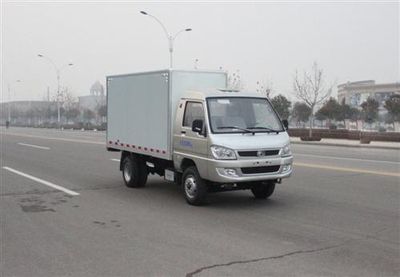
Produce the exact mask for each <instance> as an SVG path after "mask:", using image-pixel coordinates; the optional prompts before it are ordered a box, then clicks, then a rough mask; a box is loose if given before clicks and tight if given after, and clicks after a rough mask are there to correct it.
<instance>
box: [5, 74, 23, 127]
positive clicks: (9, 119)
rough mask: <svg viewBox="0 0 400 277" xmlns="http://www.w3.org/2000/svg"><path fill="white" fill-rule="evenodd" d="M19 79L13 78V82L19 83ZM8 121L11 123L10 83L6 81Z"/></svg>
mask: <svg viewBox="0 0 400 277" xmlns="http://www.w3.org/2000/svg"><path fill="white" fill-rule="evenodd" d="M20 82H21V80H15V81H14V82H13V83H20ZM7 106H8V122H10V123H11V84H10V83H8V105H7Z"/></svg>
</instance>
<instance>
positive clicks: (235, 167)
mask: <svg viewBox="0 0 400 277" xmlns="http://www.w3.org/2000/svg"><path fill="white" fill-rule="evenodd" d="M292 163H293V156H289V157H276V158H263V159H260V158H257V159H238V160H211V161H209V162H208V180H210V181H212V182H217V183H239V182H253V181H264V180H273V179H282V178H287V177H289V176H290V175H291V174H292ZM274 166H275V167H279V169H278V170H276V171H274V172H270V173H254V174H244V173H243V171H242V168H253V169H256V168H258V167H259V168H262V167H274ZM285 169H286V170H285ZM227 171H230V172H231V173H233V172H235V174H226V172H227Z"/></svg>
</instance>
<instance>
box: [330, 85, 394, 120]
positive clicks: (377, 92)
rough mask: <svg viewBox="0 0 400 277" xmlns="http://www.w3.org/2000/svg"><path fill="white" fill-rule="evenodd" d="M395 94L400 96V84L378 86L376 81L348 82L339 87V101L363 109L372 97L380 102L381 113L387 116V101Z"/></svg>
mask: <svg viewBox="0 0 400 277" xmlns="http://www.w3.org/2000/svg"><path fill="white" fill-rule="evenodd" d="M394 94H400V83H385V84H376V83H375V81H374V80H367V81H358V82H347V83H345V84H341V85H339V86H338V100H339V103H342V101H343V100H344V101H345V103H346V104H348V105H350V106H352V107H356V108H359V109H360V108H361V104H362V103H363V102H364V101H366V100H367V99H368V97H372V98H374V99H375V100H377V101H378V102H379V113H380V114H385V113H386V109H385V108H384V104H385V101H386V100H387V99H388V98H389V97H390V96H392V95H394Z"/></svg>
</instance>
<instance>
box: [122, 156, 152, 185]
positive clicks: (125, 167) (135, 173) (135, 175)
mask: <svg viewBox="0 0 400 277" xmlns="http://www.w3.org/2000/svg"><path fill="white" fill-rule="evenodd" d="M147 175H148V171H147V166H146V163H145V162H144V161H143V160H141V159H139V158H137V157H135V156H132V155H127V156H125V158H124V160H123V161H122V178H123V179H124V182H125V185H126V186H127V187H128V188H140V187H144V186H145V184H146V182H147Z"/></svg>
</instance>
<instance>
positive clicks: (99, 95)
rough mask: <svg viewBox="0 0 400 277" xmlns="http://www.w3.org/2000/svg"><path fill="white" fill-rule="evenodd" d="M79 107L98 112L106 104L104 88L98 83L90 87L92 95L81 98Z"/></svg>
mask: <svg viewBox="0 0 400 277" xmlns="http://www.w3.org/2000/svg"><path fill="white" fill-rule="evenodd" d="M78 99H79V107H81V108H82V109H89V110H92V111H96V110H97V109H98V108H99V107H101V106H103V105H105V104H106V96H105V91H104V86H103V85H102V84H101V83H100V82H99V81H96V82H95V83H94V84H93V85H92V86H91V87H90V95H85V96H79V97H78Z"/></svg>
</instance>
